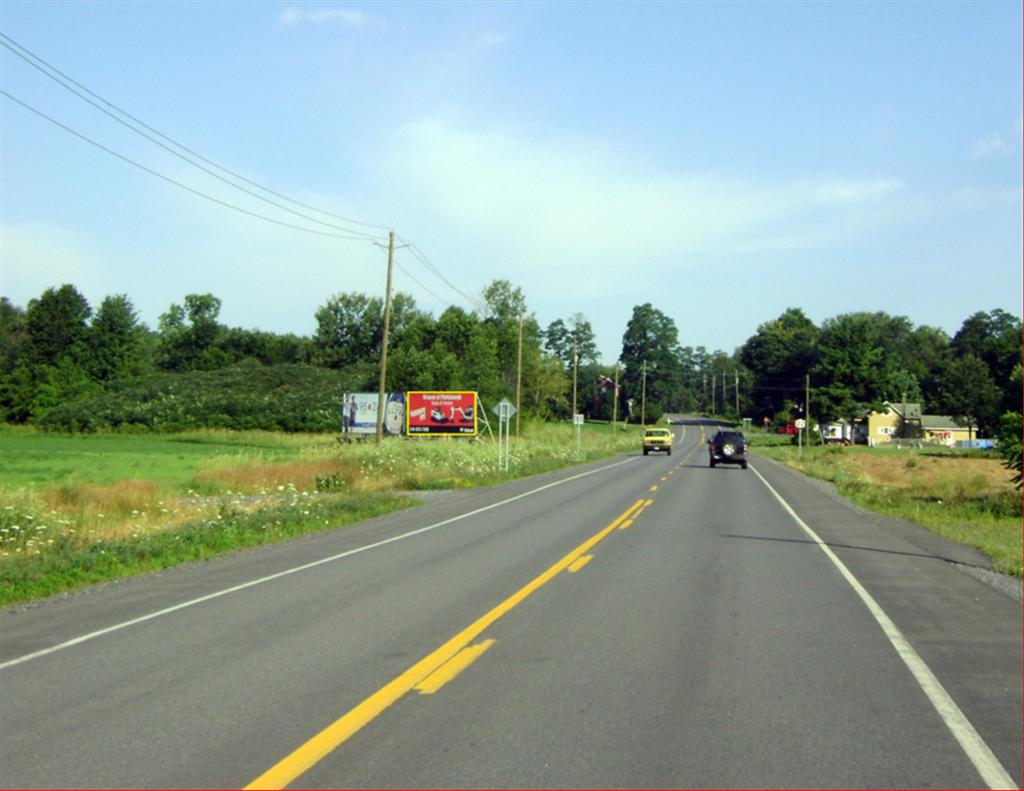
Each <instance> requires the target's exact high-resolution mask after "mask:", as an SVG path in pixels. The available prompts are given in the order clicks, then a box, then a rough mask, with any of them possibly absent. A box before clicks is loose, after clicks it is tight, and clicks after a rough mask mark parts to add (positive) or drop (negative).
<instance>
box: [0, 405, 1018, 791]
mask: <svg viewBox="0 0 1024 791" xmlns="http://www.w3.org/2000/svg"><path fill="white" fill-rule="evenodd" d="M674 430H675V433H676V447H675V450H674V452H673V454H672V455H671V456H662V455H651V456H649V457H643V456H642V455H641V454H640V451H639V448H638V449H637V451H636V453H634V454H630V455H627V456H623V457H619V458H616V459H611V460H606V461H602V462H597V463H593V464H589V465H585V466H583V467H577V468H573V469H570V470H562V471H558V472H556V473H552V474H548V475H543V476H537V477H534V478H530V479H526V480H519V481H514V482H511V483H508V484H505V485H502V486H497V487H493V488H490V489H486V490H477V491H465V492H452V493H446V494H444V495H441V496H438V497H436V498H430V500H429V501H428V502H427V503H426V504H424V505H422V506H420V507H418V508H415V509H410V510H407V511H403V512H401V513H397V514H393V515H389V516H387V517H383V518H380V519H376V520H372V521H369V522H365V523H362V524H360V525H356V526H350V527H346V528H342V529H339V530H336V531H331V532H327V533H323V534H318V535H311V536H307V537H304V538H302V539H299V540H295V541H291V542H289V543H287V544H282V545H278V546H272V547H264V548H261V549H258V550H254V551H249V552H244V553H240V554H237V555H234V556H231V557H227V558H222V559H218V560H214V561H210V562H207V563H201V564H192V565H189V566H185V567H182V568H178V569H174V570H171V571H168V572H164V573H162V574H159V575H153V576H150V577H146V578H139V579H135V580H131V581H128V582H124V583H120V584H115V585H107V586H101V587H99V588H96V589H93V590H90V591H88V592H84V593H80V594H76V595H72V596H68V597H65V598H62V599H57V600H51V601H47V602H45V603H43V604H41V605H40V606H35V607H29V608H14V609H10V610H7V611H5V612H3V613H0V784H2V785H3V786H4V787H16V788H33V787H67V788H74V787H93V788H95V787H125V788H128V787H159V788H185V787H203V788H210V787H223V788H242V787H247V786H251V787H265V788H280V787H286V786H287V785H289V784H291V785H292V786H294V787H303V788H339V787H344V788H359V787H369V788H392V787H402V788H412V787H447V788H459V787H472V788H480V787H560V788H561V787H564V788H573V787H586V788H595V787H630V788H640V787H708V786H711V787H717V788H721V787H735V786H739V787H767V786H782V787H815V788H824V787H844V788H850V787H875V788H922V787H928V786H939V787H944V788H956V787H963V788H979V787H982V788H984V787H993V788H995V787H1019V786H1020V783H1021V735H1022V731H1021V710H1022V703H1021V688H1022V683H1021V665H1022V657H1021V606H1020V604H1019V602H1017V601H1015V600H1014V599H1012V598H1010V597H1009V596H1007V595H1005V594H1004V593H1001V592H999V591H996V590H994V589H993V588H991V587H989V586H987V585H985V584H984V583H983V582H981V581H979V580H977V579H975V578H974V577H972V576H969V575H968V574H965V573H963V571H962V570H961V569H962V568H963V567H965V566H969V565H971V564H974V563H977V564H980V563H981V560H980V558H979V556H977V555H976V554H975V553H973V552H972V551H971V550H966V549H963V548H957V547H953V546H952V545H949V544H946V543H945V542H942V541H940V540H938V539H929V538H927V537H922V534H921V533H920V531H915V530H914V529H912V528H907V527H900V526H899V525H898V524H897V523H893V522H891V521H887V520H884V519H882V518H880V517H872V516H870V515H865V514H863V513H861V512H859V511H858V510H856V509H854V508H852V507H851V506H849V505H848V504H846V503H845V501H843V500H842V499H840V498H839V497H837V496H836V495H835V494H833V493H832V492H831V491H830V490H829V489H828V488H827V487H825V486H823V485H821V484H819V483H815V482H812V481H808V480H806V479H804V478H802V477H800V476H798V475H797V474H795V473H793V472H791V471H789V470H787V469H785V468H783V467H781V466H780V465H777V464H775V463H773V462H770V461H767V460H765V459H762V458H759V457H757V456H756V455H754V456H752V457H751V465H750V469H748V470H742V469H740V468H738V467H731V466H726V467H718V468H716V469H710V468H709V467H708V465H707V454H706V450H705V448H704V444H703V443H704V440H705V436H706V432H707V431H708V430H709V429H707V428H706V427H705V426H702V425H699V424H697V423H691V424H689V425H681V426H675V427H674ZM953 561H956V562H953ZM957 563H959V567H958V565H957Z"/></svg>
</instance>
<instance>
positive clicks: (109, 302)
mask: <svg viewBox="0 0 1024 791" xmlns="http://www.w3.org/2000/svg"><path fill="white" fill-rule="evenodd" d="M143 332H144V330H143V328H142V327H141V326H140V325H139V319H138V314H137V313H136V312H135V308H134V307H133V306H132V303H131V300H129V299H128V297H127V296H125V295H124V294H118V295H116V296H112V297H107V298H106V299H104V300H103V302H102V303H100V307H99V309H98V310H97V311H96V315H95V316H94V317H93V320H92V324H91V325H90V327H89V337H88V340H89V349H90V355H89V372H90V374H91V375H92V377H93V378H94V379H97V380H99V381H101V382H107V381H111V380H113V379H117V378H119V377H122V376H125V375H128V374H136V375H137V374H138V373H140V370H139V368H140V364H141V360H140V352H141V350H142V338H143Z"/></svg>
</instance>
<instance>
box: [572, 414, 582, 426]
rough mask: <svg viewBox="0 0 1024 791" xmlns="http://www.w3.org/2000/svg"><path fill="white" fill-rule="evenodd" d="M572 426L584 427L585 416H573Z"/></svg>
mask: <svg viewBox="0 0 1024 791" xmlns="http://www.w3.org/2000/svg"><path fill="white" fill-rule="evenodd" d="M572 424H573V425H574V426H582V425H583V415H573V416H572Z"/></svg>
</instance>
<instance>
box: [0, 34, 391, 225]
mask: <svg viewBox="0 0 1024 791" xmlns="http://www.w3.org/2000/svg"><path fill="white" fill-rule="evenodd" d="M0 39H2V40H0V45H2V46H4V47H5V48H6V49H8V50H9V51H10V52H12V53H13V54H14V55H17V56H18V57H19V58H21V59H22V60H24V61H25V62H26V63H28V64H29V65H30V66H32V67H33V68H34V69H36V70H38V71H40V72H41V73H42V74H44V75H45V76H47V77H49V78H50V79H51V80H53V81H54V82H56V83H57V84H58V85H61V86H62V87H63V88H65V89H66V90H68V91H70V92H71V93H73V94H75V95H76V96H78V97H79V98H80V99H82V100H83V101H85V102H88V103H89V104H91V105H92V106H93V107H95V108H96V109H98V110H100V111H101V112H103V113H105V114H106V115H108V116H110V117H111V118H113V119H114V120H115V121H117V122H118V123H120V124H123V125H124V126H126V127H128V128H129V129H131V130H132V131H133V132H135V133H136V134H139V135H141V136H143V137H145V138H146V139H147V140H149V141H150V142H152V143H154V144H155V145H158V146H160V147H161V148H164V149H165V150H167V151H169V152H170V153H172V154H174V155H175V156H177V157H179V158H181V159H183V160H185V161H186V162H188V163H189V164H191V165H193V166H194V167H197V168H199V169H200V170H203V171H204V172H205V173H208V174H210V175H211V176H213V177H214V178H217V179H220V180H221V181H224V182H225V183H227V184H230V185H231V186H233V187H235V188H236V189H239V190H242V191H243V192H246V193H247V194H249V195H253V197H256V198H258V199H259V200H263V201H267V202H268V203H271V204H272V205H274V206H278V208H282V209H284V210H285V211H290V212H292V213H296V212H294V211H293V210H292V209H288V208H286V207H282V206H279V205H278V204H276V203H273V202H272V201H269V200H268V199H267V198H264V197H262V196H259V195H254V194H253V193H252V192H249V191H248V190H246V189H244V188H243V187H239V186H238V185H237V184H234V183H232V182H230V181H228V180H226V179H224V178H223V177H221V176H218V175H217V174H215V173H211V172H210V171H209V170H207V169H206V168H203V167H202V166H200V165H198V164H197V163H195V162H193V161H192V160H190V159H188V158H187V157H185V156H184V155H182V154H180V153H178V152H176V151H173V150H171V149H170V148H168V147H167V146H165V145H164V144H163V143H160V142H159V141H156V140H154V139H153V138H152V137H150V136H149V135H147V134H145V133H144V132H141V131H140V130H138V129H136V128H135V127H133V126H132V125H131V124H129V123H128V122H126V121H124V120H122V119H120V118H118V117H117V116H115V115H114V114H113V113H111V112H110V111H108V110H106V109H104V108H103V107H101V106H100V105H99V104H97V103H96V102H94V101H92V100H91V99H89V98H87V97H85V96H83V95H82V94H81V93H79V92H78V91H76V90H75V89H74V88H72V87H71V86H70V85H68V84H67V83H71V84H72V85H74V86H76V87H77V88H80V89H81V90H82V91H85V93H87V94H89V96H92V97H93V98H95V99H97V100H98V101H99V102H101V103H102V104H104V105H106V106H107V107H110V108H112V109H113V110H114V111H116V112H117V113H119V114H120V115H123V116H124V117H125V118H129V119H131V120H132V121H133V122H135V123H136V124H138V125H139V126H141V127H143V128H144V129H147V130H148V131H150V132H152V133H153V134H155V135H157V136H158V137H160V138H162V139H164V140H166V141H167V142H169V143H171V144H172V145H174V146H176V147H177V148H180V149H181V150H182V151H186V152H188V153H189V154H191V155H192V156H193V157H196V158H197V159H199V160H201V161H202V162H205V163H207V164H208V165H212V166H213V167H215V168H217V169H218V170H220V171H222V172H224V173H227V174H228V175H230V176H232V177H233V178H236V179H238V180H239V181H242V182H244V183H246V184H249V185H251V186H253V187H256V188H257V189H260V190H262V191H264V192H266V193H268V194H270V195H273V196H275V197H277V198H280V199H281V200H285V201H288V202H289V203H292V204H295V205H296V206H301V207H302V208H304V209H309V210H310V211H315V212H317V213H319V214H323V215H325V216H328V217H333V218H334V219H336V220H342V221H343V222H347V223H353V224H355V225H362V226H365V227H367V228H377V229H380V230H385V231H386V230H387V226H384V225H376V224H374V223H368V222H363V221H362V220H356V219H353V218H351V217H345V216H343V215H340V214H335V213H334V212H330V211H327V210H325V209H320V208H317V207H316V206H311V205H309V204H306V203H303V202H301V201H298V200H295V199H294V198H290V197H289V196H287V195H284V194H282V193H280V192H276V191H274V190H272V189H270V188H269V187H265V186H263V185H262V184H259V183H258V182H256V181H253V180H251V179H248V178H246V177H245V176H243V175H241V174H239V173H236V172H234V171H233V170H230V169H229V168H227V167H224V166H223V165H221V164H219V163H217V162H215V161H213V160H212V159H209V158H207V157H204V156H203V155H202V154H200V153H198V152H197V151H194V150H192V149H191V148H189V147H188V146H186V145H184V144H183V143H179V142H178V141H177V140H174V139H173V138H171V137H169V136H167V135H165V134H164V133H163V132H161V131H160V130H158V129H155V128H154V127H152V126H150V125H149V124H147V123H146V122H145V121H142V120H141V119H139V118H136V117H135V116H133V115H132V114H131V113H129V112H127V111H126V110H123V109H121V108H120V107H118V106H117V105H116V104H114V103H113V102H111V101H109V100H107V99H105V98H104V97H102V96H100V95H99V94H97V93H96V92H94V91H92V90H90V89H89V88H87V87H86V86H85V85H82V84H81V83H80V82H78V81H77V80H75V79H74V78H72V77H70V76H68V75H67V74H64V73H63V72H62V71H60V70H59V69H58V68H56V67H55V66H53V65H51V64H50V63H48V62H47V61H46V60H44V59H43V58H41V57H39V56H38V55H36V54H35V53H34V52H32V51H31V50H29V49H28V48H27V47H25V46H23V45H21V44H19V43H18V42H17V41H15V40H14V39H12V38H11V37H10V36H7V35H5V34H4V33H0ZM19 50H20V51H19ZM40 64H42V65H40ZM51 72H52V73H51ZM54 74H56V75H58V76H59V79H58V77H55V76H54ZM299 216H300V217H303V218H304V219H310V220H312V221H313V222H318V223H322V224H325V225H329V224H328V223H323V221H322V220H316V219H313V218H308V217H305V215H301V214H300V215H299ZM329 227H335V228H336V226H329ZM339 230H346V231H349V232H350V233H360V232H358V231H352V230H351V229H339ZM367 236H368V237H370V238H376V237H372V235H369V234H368V235H367Z"/></svg>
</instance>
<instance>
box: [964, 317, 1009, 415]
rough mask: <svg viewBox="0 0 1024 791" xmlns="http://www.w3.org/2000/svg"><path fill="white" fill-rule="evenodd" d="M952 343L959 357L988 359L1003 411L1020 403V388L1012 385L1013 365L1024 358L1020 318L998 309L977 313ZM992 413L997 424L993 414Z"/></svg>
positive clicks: (983, 360)
mask: <svg viewBox="0 0 1024 791" xmlns="http://www.w3.org/2000/svg"><path fill="white" fill-rule="evenodd" d="M950 346H951V348H952V351H953V354H954V355H956V356H958V357H963V356H965V355H973V356H974V357H976V358H978V359H979V360H981V361H982V362H984V363H985V365H986V366H987V368H988V372H989V376H991V378H992V381H993V382H996V383H997V386H998V387H999V388H1000V406H999V412H1000V413H1001V412H1003V411H1010V410H1014V409H1017V408H1018V407H1019V406H1020V391H1019V388H1016V387H1013V386H1012V385H1011V377H1012V375H1013V370H1014V366H1016V365H1017V364H1019V363H1020V361H1021V320H1020V319H1019V318H1017V317H1016V316H1013V315H1011V314H1009V313H1007V312H1006V311H1003V310H998V309H997V310H993V311H990V312H989V313H983V312H978V313H975V314H973V315H972V316H970V317H969V318H968V319H967V320H966V321H964V323H963V326H961V327H960V330H959V331H958V332H957V334H956V335H954V336H953V340H952V343H951V344H950ZM990 417H991V423H992V424H993V426H994V422H995V420H994V416H990Z"/></svg>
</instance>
